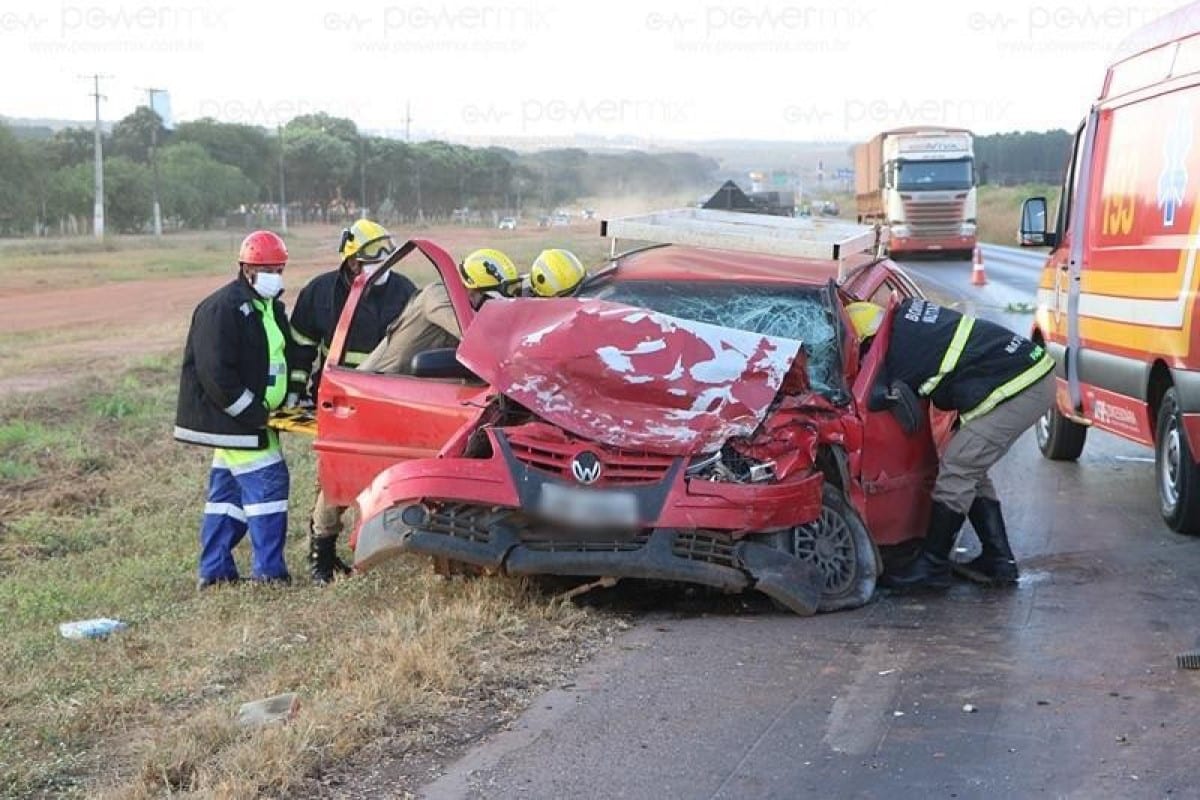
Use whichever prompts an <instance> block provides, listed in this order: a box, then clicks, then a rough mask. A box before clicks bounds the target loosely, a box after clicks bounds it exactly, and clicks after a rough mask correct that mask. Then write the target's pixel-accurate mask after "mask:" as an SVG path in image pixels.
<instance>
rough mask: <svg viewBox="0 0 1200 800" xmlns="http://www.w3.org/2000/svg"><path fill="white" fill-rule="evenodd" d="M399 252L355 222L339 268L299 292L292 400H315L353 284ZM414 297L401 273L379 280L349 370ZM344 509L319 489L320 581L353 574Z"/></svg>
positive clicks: (378, 231)
mask: <svg viewBox="0 0 1200 800" xmlns="http://www.w3.org/2000/svg"><path fill="white" fill-rule="evenodd" d="M395 250H396V244H395V242H394V241H393V239H392V235H391V234H390V233H389V232H388V231H387V229H386V228H384V227H383V226H382V225H380V224H379V223H378V222H374V221H373V220H369V219H360V220H357V221H356V222H355V223H354V224H353V225H351V226H350V227H348V228H346V229H345V230H343V231H342V236H341V241H340V242H339V244H338V255H339V256H340V258H341V263H339V264H338V266H337V268H335V269H332V270H329V271H328V272H323V273H321V274H320V275H318V276H316V277H315V278H313V279H312V280H311V281H309V282H308V284H307V285H306V286H305V287H304V288H303V289H302V290H301V291H300V294H299V296H298V297H297V298H296V305H295V307H294V308H293V310H292V316H291V336H292V342H293V344H294V345H295V350H296V352H297V355H298V357H297V359H296V362H295V363H294V364H293V365H292V366H291V372H290V375H289V378H290V380H289V387H290V388H291V389H292V392H293V394H294V395H297V396H298V397H293V398H292V399H293V400H296V399H299V398H304V397H311V398H315V397H316V396H317V393H318V390H319V388H320V380H321V368H322V367H323V366H324V361H325V357H326V356H327V355H328V353H329V344H330V342H331V341H332V339H333V333H334V330H335V329H336V328H337V324H338V319H340V318H341V316H342V307H343V306H344V305H345V303H346V297H347V296H348V295H349V293H350V285H351V284H352V283H353V282H354V280H355V279H356V278H357V277H358V276H359V275H360V274H362V273H366V274H367V275H368V276H373V275H374V274H375V272H376V271H377V270H378V269H379V268H380V267H381V266H382V265H383V263H384V261H386V260H387V258H388V256H390V255H391V254H392V253H393V252H395ZM415 293H416V287H415V286H414V285H413V283H412V281H410V280H409V279H408V278H407V277H405V276H403V275H398V274H394V273H392V272H391V271H388V272H385V273H384V274H383V275H380V276H378V277H377V278H375V280H374V281H373V282H372V283H371V285H370V286H368V287H367V290H366V292H365V293H364V295H363V297H362V299H361V300H360V301H359V303H358V307H357V308H356V309H355V314H354V320H353V323H352V324H351V326H350V330H349V331H348V334H347V337H346V348H345V355H344V356H343V363H344V364H345V365H346V366H357V365H358V364H360V363H362V361H363V360H365V359H366V357H367V354H368V353H370V352H371V351H372V350H373V349H374V348H375V346H376V345H377V344H378V343H379V342H380V340H382V339H383V338H384V335H385V334H386V333H387V326H388V323H390V322H391V321H392V320H394V319H395V318H396V317H397V316H398V315H399V314H400V312H401V311H403V310H404V308H405V307H406V306H407V305H408V303H409V300H410V298H411V297H412V296H413V295H414V294H415ZM292 404H294V402H293V403H292ZM344 511H345V509H344V508H342V507H339V506H331V505H328V504H327V503H326V502H325V495H324V493H323V492H322V491H321V490H320V487H318V488H317V499H316V504H315V506H314V508H313V514H312V524H311V527H310V528H309V554H308V564H309V571H310V573H311V575H312V579H313V581H315V582H317V583H328V582H329V581H331V580H333V577H334V573H335V572H338V571H340V572H348V571H349V569H348V567H346V565H345V564H344V563H342V562H341V560H340V559H338V557H337V536H338V534H339V533H340V532H341V530H342V513H343V512H344Z"/></svg>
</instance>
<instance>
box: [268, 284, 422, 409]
mask: <svg viewBox="0 0 1200 800" xmlns="http://www.w3.org/2000/svg"><path fill="white" fill-rule="evenodd" d="M347 278H348V276H347V274H346V272H345V271H344V270H342V269H341V268H338V269H335V270H330V271H329V272H323V273H321V274H320V275H318V276H317V277H315V278H313V279H312V280H311V281H309V282H308V285H307V286H305V287H304V288H303V289H301V290H300V296H299V297H297V298H296V305H295V306H294V307H293V308H292V320H291V325H292V342H293V343H294V344H295V353H296V359H295V361H293V362H291V374H290V376H289V377H290V380H289V382H290V383H291V384H292V385H293V386H304V385H305V384H306V383H308V382H309V379H310V377H311V379H312V388H311V394H312V395H313V396H314V397H315V396H316V393H317V385H318V383H319V382H320V373H319V371H317V372H316V373H315V374H311V376H310V373H311V372H313V365H314V364H315V363H316V362H317V358H318V355H319V356H320V361H321V362H322V363H323V362H324V360H325V357H326V355H328V353H329V343H330V342H331V341H332V340H333V332H334V330H335V329H336V328H337V324H338V319H339V318H340V317H341V316H342V307H343V306H344V305H346V297H347V295H349V294H350V282H349V280H348V279H347ZM380 280H382V281H383V282H382V283H378V282H377V283H375V284H374V285H373V286H369V287H368V288H367V290H366V292H365V293H364V295H363V297H362V299H361V300H359V303H358V307H357V308H356V309H355V311H354V320H353V322H352V323H351V325H350V332H349V333H348V334H347V336H346V348H345V354H344V356H343V363H345V364H346V365H348V366H351V367H355V366H358V365H359V364H360V363H362V361H363V360H364V359H365V358H366V357H367V355H369V354H370V352H371V351H372V350H374V349H375V345H377V344H379V342H380V341H382V340H383V337H384V336H385V335H386V334H387V328H388V325H390V324H391V322H392V320H394V319H395V318H396V317H398V316H400V312H401V311H403V310H404V307H405V306H406V305H408V301H409V299H410V298H411V297H412V296H413V294H414V293H415V292H416V291H417V288H416V286H414V285H413V282H412V281H410V280H409V279H408V278H407V277H405V276H403V275H400V274H397V273H396V272H392V271H389V272H388V274H387V277H386V279H385V278H383V277H381V278H380ZM289 360H290V359H289Z"/></svg>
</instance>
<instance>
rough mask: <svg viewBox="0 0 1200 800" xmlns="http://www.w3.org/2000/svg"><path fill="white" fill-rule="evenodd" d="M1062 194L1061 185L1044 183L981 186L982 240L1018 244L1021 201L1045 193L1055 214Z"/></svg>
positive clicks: (980, 232)
mask: <svg viewBox="0 0 1200 800" xmlns="http://www.w3.org/2000/svg"><path fill="white" fill-rule="evenodd" d="M1058 195H1059V188H1058V187H1057V186H1046V185H1042V184H1023V185H1021V186H981V187H979V202H978V208H977V212H978V213H977V217H978V219H979V241H981V242H988V243H990V244H1002V245H1005V246H1008V247H1016V245H1017V228H1018V227H1020V223H1021V204H1022V203H1023V202H1024V201H1025V198H1027V197H1038V196H1041V197H1045V198H1046V200H1047V202H1048V203H1049V208H1050V214H1051V215H1053V214H1054V213H1055V211H1056V209H1057V208H1058ZM1051 223H1053V216H1051Z"/></svg>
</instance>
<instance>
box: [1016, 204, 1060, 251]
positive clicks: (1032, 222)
mask: <svg viewBox="0 0 1200 800" xmlns="http://www.w3.org/2000/svg"><path fill="white" fill-rule="evenodd" d="M1053 239H1054V236H1053V234H1051V233H1049V232H1047V230H1046V198H1044V197H1029V198H1026V200H1025V202H1024V203H1022V204H1021V230H1020V232H1019V233H1018V234H1017V244H1019V245H1020V246H1021V247H1044V246H1046V245H1051V246H1053V244H1054V241H1053Z"/></svg>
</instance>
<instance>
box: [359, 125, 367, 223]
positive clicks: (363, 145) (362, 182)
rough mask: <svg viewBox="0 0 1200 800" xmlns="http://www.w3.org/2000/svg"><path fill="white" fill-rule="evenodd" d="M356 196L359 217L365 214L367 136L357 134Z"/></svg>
mask: <svg viewBox="0 0 1200 800" xmlns="http://www.w3.org/2000/svg"><path fill="white" fill-rule="evenodd" d="M358 196H359V201H358V205H359V210H360V211H361V212H362V213H361V214H359V216H360V217H365V216H367V138H366V137H365V136H363V135H362V134H361V133H360V134H359V135H358Z"/></svg>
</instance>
